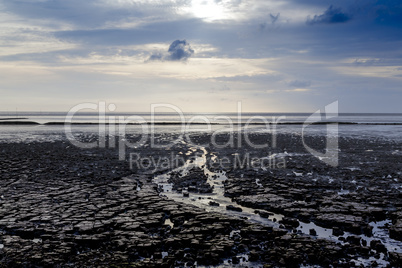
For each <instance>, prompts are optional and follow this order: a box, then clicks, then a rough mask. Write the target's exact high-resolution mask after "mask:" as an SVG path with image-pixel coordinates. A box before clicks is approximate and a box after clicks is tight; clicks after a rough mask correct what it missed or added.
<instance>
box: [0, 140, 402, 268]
mask: <svg viewBox="0 0 402 268" xmlns="http://www.w3.org/2000/svg"><path fill="white" fill-rule="evenodd" d="M159 138H160V139H161V140H169V139H176V138H177V137H176V136H174V137H173V136H169V134H166V135H161V137H159ZM228 138H229V137H228V136H226V135H224V134H222V135H221V136H219V137H218V138H217V142H218V143H219V142H220V143H221V144H223V143H225V142H227V141H228ZM237 138H238V137H237ZM250 138H251V139H252V140H253V141H254V142H255V143H258V144H262V143H264V142H267V143H270V142H271V141H272V140H270V139H271V138H272V137H270V136H269V135H268V134H253V135H251V136H250ZM91 139H96V137H91ZM210 139H211V137H210V136H209V135H208V134H197V135H193V136H192V141H193V144H190V143H189V142H187V141H186V140H185V139H177V142H175V143H174V144H173V145H169V146H166V147H162V148H151V146H149V144H144V145H142V146H139V147H138V148H130V149H128V150H127V161H119V160H118V152H117V150H114V149H109V148H104V149H100V148H96V149H79V148H76V147H74V146H72V145H71V144H70V143H69V142H68V141H55V142H41V143H37V142H31V143H2V144H1V145H0V152H1V154H0V157H1V159H0V160H1V161H0V169H1V171H0V175H1V179H0V215H1V217H0V231H1V234H0V263H1V265H4V266H11V265H25V266H53V265H60V266H77V265H78V266H105V267H106V266H111V265H116V266H147V265H148V266H166V267H170V266H179V267H180V266H193V265H198V266H203V265H222V266H225V265H227V266H233V265H245V266H247V265H248V266H251V265H253V266H261V267H262V266H264V265H265V266H267V267H269V266H288V267H299V266H302V265H319V266H322V267H329V266H331V265H332V266H336V267H352V266H360V265H364V266H367V267H370V266H375V265H379V266H398V265H399V264H400V263H401V258H402V254H401V251H402V248H401V246H400V243H399V242H400V241H401V240H402V237H401V232H402V212H401V202H402V201H401V200H402V199H401V195H402V194H401V189H402V188H401V186H402V184H401V181H400V180H401V179H402V178H401V163H402V153H401V144H400V143H397V142H394V141H389V140H381V139H378V140H367V139H366V140H365V139H356V138H353V139H351V138H341V139H340V148H339V150H340V152H339V157H340V162H339V166H338V167H331V166H328V165H327V164H325V163H323V162H322V161H320V160H319V159H318V158H316V157H314V156H312V155H311V154H309V153H308V152H307V151H306V150H305V148H304V147H303V145H302V143H301V140H300V137H299V136H297V135H290V134H289V135H278V137H277V142H276V146H275V147H274V146H269V147H268V148H265V149H257V148H254V147H253V146H248V145H247V143H246V141H245V140H242V146H241V147H237V146H234V147H233V148H231V147H230V146H229V147H227V146H226V147H225V146H221V148H218V147H219V146H218V147H217V146H213V145H211V144H208V141H210ZM234 142H235V143H237V144H238V140H236V137H235V140H234ZM306 142H308V144H309V145H310V146H311V147H314V148H316V149H317V150H320V149H322V148H323V147H325V139H324V138H323V137H319V136H316V137H310V138H308V140H307V141H306ZM206 145H207V146H206ZM130 152H131V153H136V154H138V155H140V156H141V157H144V158H146V159H148V160H149V159H151V158H152V159H156V158H163V159H164V160H166V161H168V159H170V158H171V156H172V155H174V156H178V157H180V159H181V160H182V161H177V163H178V164H177V166H176V165H169V164H165V165H162V166H155V167H154V166H152V163H151V164H150V165H145V164H144V165H142V166H137V165H135V163H134V165H132V169H130V165H129V158H128V153H130ZM247 157H248V158H247ZM231 159H232V161H231ZM236 159H237V160H236ZM258 159H260V160H258ZM274 159H275V161H274ZM222 160H224V162H225V164H224V165H223V164H222V163H221V161H222ZM236 161H238V162H236ZM239 161H240V162H239ZM252 161H253V164H252V163H251V162H252ZM258 161H262V162H264V163H265V164H264V165H261V164H260V163H258ZM270 161H271V162H270ZM154 163H157V161H155V162H154ZM243 163H245V164H244V165H242V166H240V164H243ZM131 164H133V163H131ZM235 164H236V165H237V166H235ZM172 170H173V171H172ZM158 184H159V185H158ZM186 192H187V193H188V197H187V194H186Z"/></svg>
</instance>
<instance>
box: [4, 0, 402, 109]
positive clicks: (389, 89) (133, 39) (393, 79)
mask: <svg viewBox="0 0 402 268" xmlns="http://www.w3.org/2000/svg"><path fill="white" fill-rule="evenodd" d="M0 21H1V23H0V47H1V49H0V81H1V82H0V93H1V101H0V104H1V108H0V110H2V111H15V109H18V110H19V111H22V110H34V111H40V110H42V111H68V110H69V109H70V108H71V107H72V106H74V105H77V104H79V103H81V102H98V101H106V102H107V103H114V104H116V106H117V111H144V112H147V111H149V110H150V108H149V107H150V104H151V103H171V104H173V105H176V106H178V107H179V108H180V109H183V110H184V111H187V112H190V111H201V112H224V111H228V112H230V111H236V108H237V102H238V101H242V105H243V109H244V111H248V112H314V111H316V110H317V109H320V108H322V107H323V106H325V105H327V104H329V103H331V102H333V101H336V100H338V101H339V106H340V112H402V108H401V107H402V105H401V102H402V1H400V0H356V1H353V0H337V1H327V0H310V1H308V0H307V1H301V0H271V1H269V0H249V1H246V0H205V1H204V0H201V1H195V0H177V1H155V0H151V1H135V0H94V1H90V0H88V1H82V0H3V1H1V2H0Z"/></svg>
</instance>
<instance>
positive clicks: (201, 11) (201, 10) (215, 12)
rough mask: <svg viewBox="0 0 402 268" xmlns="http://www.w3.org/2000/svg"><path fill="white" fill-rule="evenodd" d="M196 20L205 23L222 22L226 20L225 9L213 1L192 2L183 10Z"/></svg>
mask: <svg viewBox="0 0 402 268" xmlns="http://www.w3.org/2000/svg"><path fill="white" fill-rule="evenodd" d="M185 11H186V12H189V13H190V14H192V15H193V16H195V17H197V18H201V19H204V20H205V21H214V20H222V19H226V18H227V12H225V7H224V6H222V4H220V3H216V2H215V1H214V0H202V1H192V3H191V6H190V7H188V8H186V9H185Z"/></svg>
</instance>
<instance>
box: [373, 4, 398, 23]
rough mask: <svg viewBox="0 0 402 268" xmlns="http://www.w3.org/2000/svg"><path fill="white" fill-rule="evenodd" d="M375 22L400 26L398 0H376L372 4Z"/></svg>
mask: <svg viewBox="0 0 402 268" xmlns="http://www.w3.org/2000/svg"><path fill="white" fill-rule="evenodd" d="M374 10H375V13H376V21H377V22H378V23H380V24H386V25H390V26H399V27H400V26H402V2H401V1H400V0H378V1H377V2H376V3H375V4H374Z"/></svg>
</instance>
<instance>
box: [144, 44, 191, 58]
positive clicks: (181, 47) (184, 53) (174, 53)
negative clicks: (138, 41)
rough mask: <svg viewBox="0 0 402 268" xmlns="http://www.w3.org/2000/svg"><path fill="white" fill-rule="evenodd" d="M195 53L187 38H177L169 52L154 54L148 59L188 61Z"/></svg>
mask: <svg viewBox="0 0 402 268" xmlns="http://www.w3.org/2000/svg"><path fill="white" fill-rule="evenodd" d="M193 54H194V50H193V49H192V48H191V46H190V44H189V43H188V42H187V41H186V40H175V41H173V43H172V44H170V46H169V49H168V51H167V54H165V55H163V54H162V53H156V54H152V55H151V56H150V57H149V58H148V60H147V61H154V60H160V61H163V60H167V61H186V60H187V59H188V58H190V57H191V56H192V55H193Z"/></svg>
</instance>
